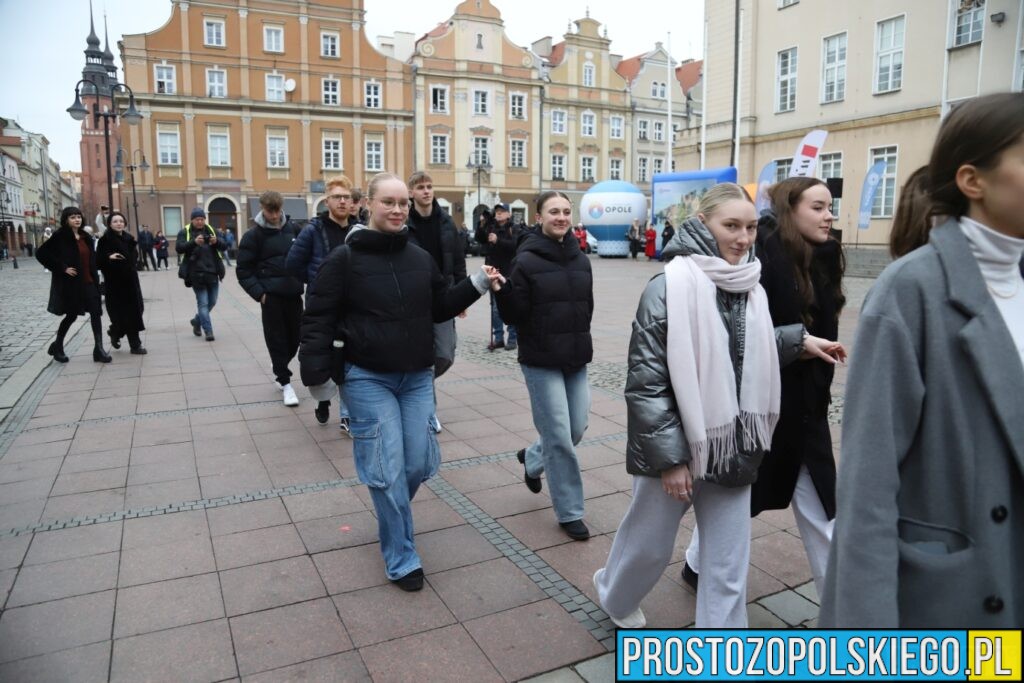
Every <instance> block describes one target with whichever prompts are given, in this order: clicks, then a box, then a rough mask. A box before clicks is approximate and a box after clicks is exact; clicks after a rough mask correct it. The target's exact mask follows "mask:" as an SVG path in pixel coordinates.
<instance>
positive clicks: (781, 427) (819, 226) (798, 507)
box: [683, 178, 846, 595]
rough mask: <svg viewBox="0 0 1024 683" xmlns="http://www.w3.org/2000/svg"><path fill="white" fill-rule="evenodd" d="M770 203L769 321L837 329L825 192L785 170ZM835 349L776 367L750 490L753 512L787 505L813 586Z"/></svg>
mask: <svg viewBox="0 0 1024 683" xmlns="http://www.w3.org/2000/svg"><path fill="white" fill-rule="evenodd" d="M767 194H768V198H769V200H770V204H771V209H770V210H769V211H766V212H764V213H763V214H762V216H761V220H760V221H759V223H758V240H757V247H756V249H757V256H758V260H759V261H760V262H761V287H762V288H764V291H765V294H766V295H767V297H768V309H769V312H770V313H771V318H772V324H773V325H775V327H776V328H782V327H786V326H790V325H798V326H802V327H803V328H804V330H805V331H806V333H807V334H810V335H813V336H815V337H818V338H824V339H828V340H837V338H838V336H839V315H840V313H842V310H843V305H844V304H845V302H846V297H845V296H843V267H844V259H843V251H842V245H840V244H839V242H838V241H836V240H835V239H833V238H832V237H830V235H829V231H830V230H831V228H832V222H833V216H832V213H831V211H830V207H831V206H832V195H831V193H830V192H829V190H828V186H827V185H826V184H825V183H824V182H822V181H821V180H818V179H817V178H788V179H786V180H784V181H782V182H780V183H778V184H776V185H774V186H772V187H770V188H768V191H767ZM833 352H834V355H835V358H832V357H831V356H829V357H828V358H827V360H825V359H822V358H820V357H818V356H816V355H814V354H812V353H806V352H805V353H804V354H802V355H801V356H800V359H799V361H798V362H795V363H790V364H789V365H787V366H786V367H785V368H783V369H782V373H781V380H782V397H781V403H780V412H779V422H778V425H777V426H776V428H775V433H774V435H773V436H772V443H771V449H770V450H769V452H768V453H767V454H766V455H765V457H764V459H763V460H762V461H761V465H760V467H759V468H758V471H757V480H756V481H755V482H754V483H753V485H752V487H751V490H750V514H751V516H754V517H756V516H757V515H759V514H760V513H761V512H763V511H765V510H782V509H785V508H788V507H791V508H792V510H793V516H794V517H795V518H796V522H797V527H798V528H799V530H800V540H801V541H803V545H804V549H805V550H806V552H807V561H808V563H809V564H810V567H811V575H812V576H813V577H814V586H815V589H816V590H817V591H818V594H819V595H820V594H821V592H822V591H823V590H824V589H825V585H824V581H825V570H826V568H827V565H828V552H829V544H830V543H831V541H832V529H833V525H834V519H835V515H836V465H835V458H834V457H833V455H832V435H831V431H830V430H829V423H828V411H829V405H830V404H831V403H832V395H831V387H832V377H833V375H834V372H835V360H840V361H844V360H845V359H846V349H845V347H844V346H843V345H842V344H839V343H838V341H836V345H835V346H834V347H833ZM699 528H700V527H699V525H698V526H697V527H694V531H693V536H692V538H691V540H690V545H689V547H688V548H687V551H686V561H685V562H684V564H683V579H684V580H685V581H686V582H687V583H688V584H689V585H690V586H691V587H692V588H694V590H697V585H698V577H699V574H700V557H699V538H700V533H699V531H698V529H699Z"/></svg>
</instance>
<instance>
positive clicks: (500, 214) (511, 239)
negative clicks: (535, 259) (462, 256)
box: [476, 204, 522, 351]
mask: <svg viewBox="0 0 1024 683" xmlns="http://www.w3.org/2000/svg"><path fill="white" fill-rule="evenodd" d="M521 232H522V228H520V227H519V226H516V225H514V224H513V223H512V214H511V213H509V210H508V204H495V205H494V220H493V221H491V222H490V223H488V224H487V225H486V226H482V227H480V228H478V229H477V235H476V240H477V242H479V243H480V244H482V245H485V247H486V249H487V257H486V258H485V259H484V263H486V264H487V265H489V266H494V267H495V268H497V269H498V270H499V271H501V274H502V275H504V276H505V277H508V276H509V275H510V274H511V268H512V259H513V258H514V257H515V255H516V244H517V242H518V239H519V235H520V233H521ZM517 346H518V341H517V337H516V328H515V325H509V326H508V346H506V345H505V322H504V321H503V320H502V319H501V313H499V312H498V304H497V302H496V301H495V298H494V292H491V343H490V344H488V345H487V350H488V351H494V350H495V349H500V348H502V347H504V348H506V349H508V350H509V351H514V350H515V349H516V348H517Z"/></svg>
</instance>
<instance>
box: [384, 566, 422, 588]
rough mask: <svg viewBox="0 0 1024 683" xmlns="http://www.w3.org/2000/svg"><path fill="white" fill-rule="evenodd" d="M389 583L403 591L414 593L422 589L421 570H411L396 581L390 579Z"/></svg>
mask: <svg viewBox="0 0 1024 683" xmlns="http://www.w3.org/2000/svg"><path fill="white" fill-rule="evenodd" d="M391 583H393V584H395V585H396V586H398V587H399V588H401V589H402V590H404V591H408V592H410V593H414V592H416V591H418V590H421V589H422V588H423V570H422V569H413V570H412V571H411V572H409V573H408V574H406V575H405V576H402V577H399V578H397V579H391Z"/></svg>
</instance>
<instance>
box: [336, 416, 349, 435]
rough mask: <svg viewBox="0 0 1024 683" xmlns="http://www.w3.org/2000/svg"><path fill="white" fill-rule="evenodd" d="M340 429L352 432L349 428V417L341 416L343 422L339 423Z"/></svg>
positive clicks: (347, 432)
mask: <svg viewBox="0 0 1024 683" xmlns="http://www.w3.org/2000/svg"><path fill="white" fill-rule="evenodd" d="M338 429H340V430H341V431H343V432H345V433H346V434H349V433H350V431H349V428H348V418H347V417H343V418H341V422H340V423H338Z"/></svg>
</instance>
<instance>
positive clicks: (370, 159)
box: [364, 135, 384, 172]
mask: <svg viewBox="0 0 1024 683" xmlns="http://www.w3.org/2000/svg"><path fill="white" fill-rule="evenodd" d="M364 149H365V151H366V170H367V171H378V172H379V171H383V170H384V138H383V137H381V136H380V135H367V136H366V141H365V147H364Z"/></svg>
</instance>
